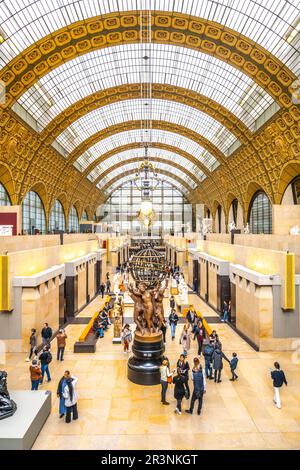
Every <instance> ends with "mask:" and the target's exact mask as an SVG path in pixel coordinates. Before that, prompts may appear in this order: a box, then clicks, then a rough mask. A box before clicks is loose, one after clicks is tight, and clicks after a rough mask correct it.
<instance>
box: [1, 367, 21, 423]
mask: <svg viewBox="0 0 300 470" xmlns="http://www.w3.org/2000/svg"><path fill="white" fill-rule="evenodd" d="M16 409H17V405H16V404H15V402H14V401H13V400H11V398H10V396H9V393H8V390H7V372H5V370H2V371H0V419H4V418H8V417H9V416H12V415H13V414H14V413H15V411H16Z"/></svg>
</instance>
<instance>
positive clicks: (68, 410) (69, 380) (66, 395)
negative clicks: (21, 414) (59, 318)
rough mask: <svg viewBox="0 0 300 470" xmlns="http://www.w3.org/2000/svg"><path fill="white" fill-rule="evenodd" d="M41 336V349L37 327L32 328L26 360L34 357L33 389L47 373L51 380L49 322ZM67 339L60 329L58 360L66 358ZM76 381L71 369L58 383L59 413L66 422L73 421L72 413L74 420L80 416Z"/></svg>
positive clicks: (48, 379) (37, 387)
mask: <svg viewBox="0 0 300 470" xmlns="http://www.w3.org/2000/svg"><path fill="white" fill-rule="evenodd" d="M41 337H42V347H41V350H40V351H39V350H38V340H37V332H36V329H35V328H32V330H31V335H30V338H29V345H30V353H29V357H28V358H27V359H26V361H30V360H31V359H32V358H33V359H32V362H31V365H30V366H29V373H30V380H31V390H33V391H35V390H38V389H39V386H40V385H42V384H43V382H44V377H45V375H46V376H47V382H51V374H50V363H51V362H52V359H53V358H52V353H51V338H52V328H51V327H50V326H49V325H48V323H45V324H44V327H43V329H42V331H41ZM66 339H67V335H66V332H65V330H64V329H60V330H59V331H58V333H57V335H56V341H57V361H60V362H61V361H63V360H64V352H65V348H66ZM76 383H77V378H76V377H74V376H71V374H70V371H65V373H64V376H63V377H62V379H61V380H60V382H59V385H58V389H57V396H58V397H59V399H60V404H59V413H60V417H61V418H62V417H63V416H66V423H70V422H71V416H72V415H73V419H74V420H75V419H77V418H78V411H77V392H76V388H75V386H76Z"/></svg>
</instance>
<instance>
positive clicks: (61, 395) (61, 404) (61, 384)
mask: <svg viewBox="0 0 300 470" xmlns="http://www.w3.org/2000/svg"><path fill="white" fill-rule="evenodd" d="M70 377H71V374H70V371H69V370H66V371H65V372H64V375H63V376H62V378H61V379H60V381H59V383H58V386H57V392H56V393H57V397H58V398H59V417H60V418H62V417H63V416H65V414H66V411H67V410H66V405H65V397H64V389H65V387H66V385H67V379H69V378H70Z"/></svg>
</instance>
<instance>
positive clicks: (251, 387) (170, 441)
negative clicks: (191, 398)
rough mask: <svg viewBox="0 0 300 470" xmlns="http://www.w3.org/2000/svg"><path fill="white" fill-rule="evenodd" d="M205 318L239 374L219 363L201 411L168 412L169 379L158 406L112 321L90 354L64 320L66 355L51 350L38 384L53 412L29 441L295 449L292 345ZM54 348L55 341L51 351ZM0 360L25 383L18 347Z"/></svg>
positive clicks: (298, 405) (64, 445)
mask: <svg viewBox="0 0 300 470" xmlns="http://www.w3.org/2000/svg"><path fill="white" fill-rule="evenodd" d="M190 301H191V303H193V304H194V305H195V306H196V307H197V308H198V309H199V310H200V311H202V312H203V313H204V315H210V316H216V314H215V312H213V311H212V310H211V309H210V308H209V307H208V306H207V305H205V304H204V303H203V302H202V301H201V300H200V299H199V298H198V297H196V296H195V295H190ZM99 303H100V299H96V300H95V301H94V302H93V303H92V304H90V305H89V306H88V307H87V308H86V309H85V310H84V311H83V312H82V313H81V316H91V315H92V314H93V313H94V312H95V310H96V309H97V306H98V305H99ZM167 303H168V301H167V299H166V304H167ZM211 326H212V327H215V328H216V329H217V331H218V333H219V335H220V337H221V341H222V344H223V349H224V352H225V354H226V355H227V356H231V353H232V352H233V351H236V352H237V353H238V356H239V359H240V362H239V370H238V375H239V379H238V381H237V382H234V383H233V382H230V381H229V378H230V371H229V368H228V364H227V363H225V369H224V371H223V377H222V378H223V381H222V383H220V384H215V383H212V382H210V381H209V382H208V385H207V393H206V395H205V398H204V405H203V413H202V415H201V417H199V416H197V415H193V416H190V415H187V414H185V413H183V414H182V415H181V416H177V415H175V414H174V408H175V400H174V398H173V393H174V389H173V386H171V387H169V390H168V400H169V401H170V402H171V405H170V406H163V405H161V404H160V386H153V387H142V386H139V385H135V384H132V383H130V382H129V381H128V380H127V369H126V365H127V359H128V356H127V355H125V354H124V353H123V351H122V346H121V345H113V344H112V328H111V329H110V330H109V332H108V333H107V334H106V335H105V338H104V339H101V340H99V341H98V344H97V352H96V353H95V354H74V353H73V344H74V342H75V340H76V339H77V338H78V337H79V335H80V333H81V331H82V329H83V328H84V325H70V326H68V328H67V334H68V344H67V351H66V354H65V361H64V362H57V361H56V358H55V355H54V354H53V356H54V358H53V362H52V363H51V365H50V370H51V374H52V381H51V382H50V383H49V384H48V383H47V382H45V383H44V384H43V386H42V389H44V390H46V389H49V390H51V391H52V413H51V415H50V416H49V418H48V420H47V422H46V424H45V426H44V428H43V430H42V431H41V433H40V435H39V437H38V439H37V440H36V442H35V444H34V447H33V449H97V450H100V449H105V450H107V449H120V450H123V449H126V450H127V449H145V450H150V449H153V450H156V449H168V450H169V449H187V450H188V449H200V450H201V449H300V365H299V364H295V363H294V362H293V360H292V355H291V353H271V352H268V353H260V352H256V351H254V350H253V349H252V348H251V347H250V346H249V345H248V344H247V343H246V342H245V341H243V340H242V339H241V338H240V337H239V336H238V335H237V334H236V333H235V332H234V331H233V330H232V329H231V328H230V327H229V326H228V325H225V324H223V323H221V324H216V325H214V324H211ZM181 329H182V324H180V325H179V326H178V331H177V337H176V340H175V341H174V342H172V341H171V340H170V331H169V329H168V331H167V344H166V354H167V355H168V357H169V358H170V361H171V366H172V367H174V365H175V361H176V360H177V358H178V355H179V354H180V352H181V346H180V345H179V335H180V332H181ZM55 349H56V345H53V352H54V351H55ZM195 354H196V344H195V343H192V347H191V350H190V352H189V355H188V358H189V359H190V361H192V359H193V357H194V355H195ZM275 360H279V361H280V363H281V365H282V368H283V369H284V370H285V372H286V376H287V380H288V387H284V388H283V389H282V394H281V397H282V409H281V410H278V409H277V408H276V407H275V406H274V404H273V401H272V398H273V393H272V383H271V380H270V377H269V368H270V367H272V365H273V362H274V361H275ZM5 368H6V370H7V371H8V374H9V388H10V389H11V390H13V389H15V390H22V389H29V388H30V380H29V371H28V368H29V363H27V362H25V355H24V354H8V355H7V357H6V364H5ZM66 369H69V370H70V371H71V373H72V374H74V375H76V376H77V377H78V393H79V402H78V409H79V420H78V421H76V422H72V423H71V424H66V423H65V422H64V421H63V420H61V419H59V416H58V399H57V397H56V387H57V383H58V381H59V379H60V377H61V376H62V374H63V372H64V370H66ZM32 393H34V392H32ZM185 408H187V403H186V402H184V403H183V409H185Z"/></svg>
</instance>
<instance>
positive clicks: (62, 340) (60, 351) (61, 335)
mask: <svg viewBox="0 0 300 470" xmlns="http://www.w3.org/2000/svg"><path fill="white" fill-rule="evenodd" d="M66 339H67V335H66V333H65V330H63V329H61V330H59V332H58V334H57V336H56V341H57V360H58V361H63V360H64V352H65V347H66Z"/></svg>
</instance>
